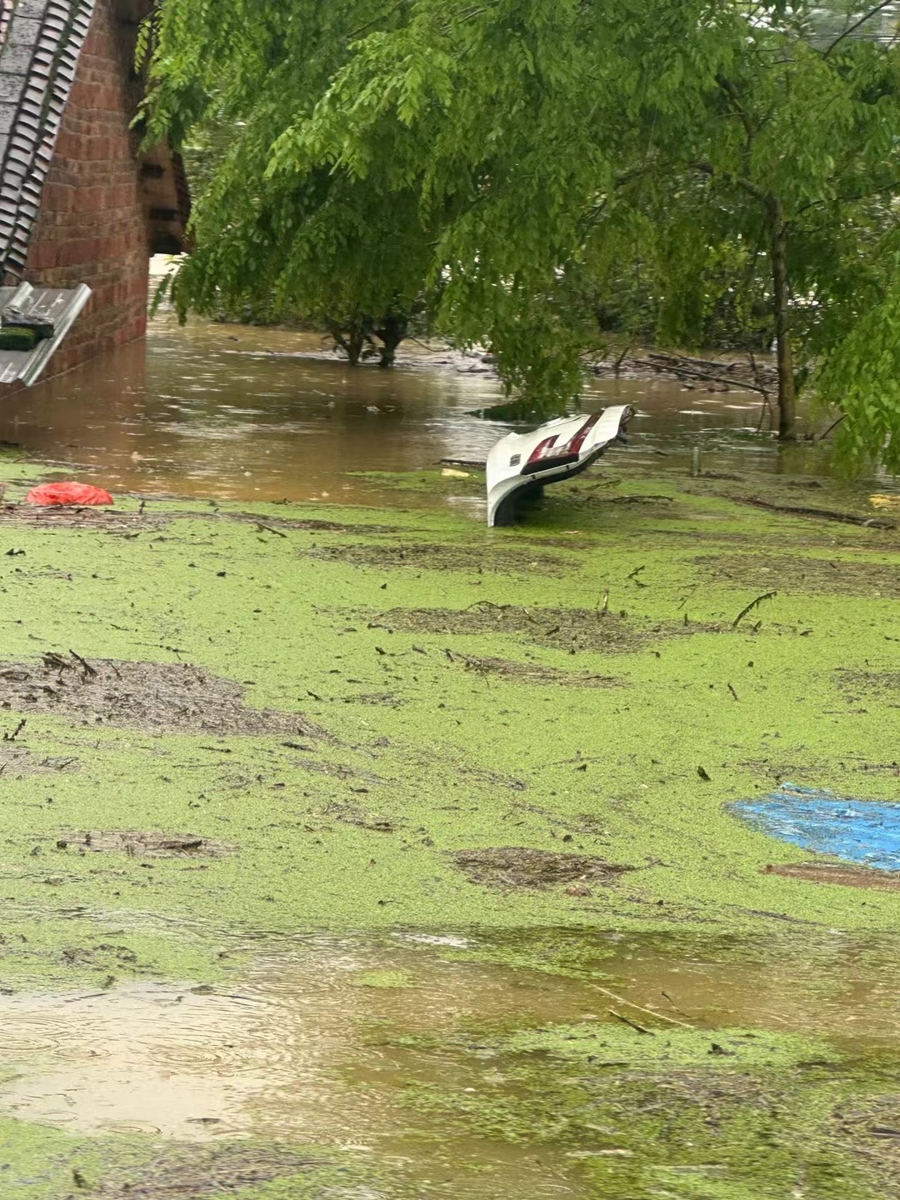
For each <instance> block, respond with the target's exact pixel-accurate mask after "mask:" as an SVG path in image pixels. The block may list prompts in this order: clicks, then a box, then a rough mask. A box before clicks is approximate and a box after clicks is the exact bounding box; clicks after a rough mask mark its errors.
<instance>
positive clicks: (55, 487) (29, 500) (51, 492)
mask: <svg viewBox="0 0 900 1200" xmlns="http://www.w3.org/2000/svg"><path fill="white" fill-rule="evenodd" d="M25 503H26V504H34V505H36V506H37V507H39V508H44V507H48V506H49V505H51V504H76V505H79V506H81V505H86V504H112V503H113V498H112V496H111V495H110V494H109V492H104V490H103V488H98V487H91V485H90V484H89V483H42V484H41V485H40V487H36V488H32V489H31V491H30V492H29V493H28V495H27V496H26V497H25Z"/></svg>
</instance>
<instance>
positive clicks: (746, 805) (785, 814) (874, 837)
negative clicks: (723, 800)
mask: <svg viewBox="0 0 900 1200" xmlns="http://www.w3.org/2000/svg"><path fill="white" fill-rule="evenodd" d="M730 808H731V811H732V812H734V813H736V814H737V815H738V816H739V817H741V818H742V819H743V820H745V821H747V822H748V824H750V825H752V826H753V827H754V828H755V829H758V830H759V831H760V832H761V833H767V834H769V835H770V836H771V837H777V838H780V839H781V841H783V842H791V843H793V845H795V846H802V847H803V849H804V850H815V851H816V852H817V853H818V854H832V855H834V856H835V857H837V858H842V859H844V860H845V861H847V862H852V863H858V864H859V865H860V866H864V867H875V868H877V869H879V870H882V871H900V804H888V803H885V802H884V801H880V800H850V799H845V798H842V797H840V796H836V795H835V794H834V793H833V792H825V791H818V790H816V789H815V788H803V787H795V786H794V785H793V784H787V783H786V784H784V785H783V786H782V787H781V788H779V790H778V791H777V792H773V793H772V794H771V795H769V796H764V797H762V799H760V800H741V801H738V803H736V804H732V805H730Z"/></svg>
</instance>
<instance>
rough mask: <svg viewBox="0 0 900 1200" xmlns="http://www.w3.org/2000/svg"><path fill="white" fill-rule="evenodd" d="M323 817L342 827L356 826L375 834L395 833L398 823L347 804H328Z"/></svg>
mask: <svg viewBox="0 0 900 1200" xmlns="http://www.w3.org/2000/svg"><path fill="white" fill-rule="evenodd" d="M322 815H323V816H324V817H331V818H333V820H335V821H340V822H341V824H342V825H355V826H357V828H359V829H369V830H371V831H372V832H373V833H394V832H395V831H396V829H397V826H396V823H395V822H394V821H390V820H388V818H387V817H379V816H375V815H373V814H372V813H367V812H365V811H364V810H363V809H362V808H360V807H359V806H358V805H356V804H348V803H346V802H344V803H340V802H338V801H333V802H332V803H330V804H326V805H325V807H324V808H323V809H322Z"/></svg>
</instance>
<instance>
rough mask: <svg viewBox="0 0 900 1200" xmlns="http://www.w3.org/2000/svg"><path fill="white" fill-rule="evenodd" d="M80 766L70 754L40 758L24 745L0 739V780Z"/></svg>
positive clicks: (70, 769)
mask: <svg viewBox="0 0 900 1200" xmlns="http://www.w3.org/2000/svg"><path fill="white" fill-rule="evenodd" d="M80 768H81V764H80V762H79V761H78V759H77V758H74V757H72V756H66V757H48V758H41V757H40V756H39V755H37V754H32V753H31V751H30V750H26V749H25V747H24V746H16V745H15V744H14V743H10V742H2V741H0V782H2V781H3V780H10V779H24V778H25V777H26V775H43V774H46V773H48V772H54V771H78V770H80Z"/></svg>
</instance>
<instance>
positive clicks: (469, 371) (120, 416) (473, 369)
mask: <svg viewBox="0 0 900 1200" xmlns="http://www.w3.org/2000/svg"><path fill="white" fill-rule="evenodd" d="M503 399H504V397H503V394H502V389H501V387H500V384H499V383H498V381H497V379H496V378H495V376H494V375H493V373H492V371H491V368H490V367H489V366H487V365H485V364H484V363H483V361H482V360H481V358H480V357H478V356H473V357H470V358H463V357H462V356H458V355H453V354H451V353H448V352H446V351H441V350H439V349H428V348H425V347H423V346H421V345H419V344H418V343H416V342H408V343H405V344H404V346H403V348H402V354H401V361H400V365H399V366H398V367H397V368H396V369H395V370H394V371H391V372H385V371H381V370H380V369H379V368H378V367H375V366H364V367H361V368H359V369H357V370H351V369H350V368H348V367H347V366H346V365H345V364H344V363H343V362H341V361H339V360H338V359H337V358H336V357H335V356H334V355H333V354H331V353H330V352H328V351H327V349H326V348H325V347H324V345H323V342H322V339H321V338H320V337H319V336H318V335H315V334H307V333H296V332H289V331H284V330H270V329H258V328H250V327H245V326H226V325H206V324H202V323H193V324H190V325H189V326H188V327H186V328H184V329H181V328H179V327H178V326H177V324H176V323H175V322H174V319H173V318H172V317H171V316H170V315H166V316H161V317H158V318H157V319H155V320H154V321H153V323H152V324H151V328H150V332H149V336H148V339H147V341H146V343H144V342H138V343H135V344H133V345H130V346H125V347H122V348H120V349H118V350H116V351H114V352H112V353H110V354H108V355H106V356H105V357H103V358H100V359H96V360H94V361H93V362H90V363H88V364H86V365H84V366H83V367H81V368H79V369H77V370H76V371H73V372H70V373H69V374H67V375H65V376H63V377H62V378H59V379H55V380H50V381H48V382H46V383H43V384H40V385H38V386H37V387H35V388H33V389H31V390H29V391H25V392H22V393H20V394H18V395H15V396H13V397H11V398H10V399H7V400H4V404H3V408H2V411H0V442H3V441H6V442H13V443H18V444H21V445H22V446H23V447H24V448H25V449H26V451H27V452H28V454H29V456H30V457H33V458H34V457H36V458H38V459H41V460H44V461H48V462H53V463H58V464H60V465H62V466H65V467H66V468H67V470H68V471H69V472H70V473H72V474H75V475H77V477H78V478H79V479H83V480H84V481H86V482H92V483H97V484H100V485H102V486H104V487H107V488H108V489H109V490H111V491H113V492H120V493H121V492H123V491H127V492H137V493H140V494H143V495H148V496H154V495H170V494H176V495H179V496H193V497H198V498H204V499H207V498H219V499H226V500H241V501H248V500H270V501H271V500H281V499H289V500H303V501H308V500H318V501H328V502H331V503H340V502H356V501H364V502H366V503H378V502H383V501H388V502H390V501H391V498H392V493H390V492H387V491H385V490H384V489H381V490H380V489H379V488H378V486H377V484H375V483H373V482H372V481H369V480H360V479H356V478H354V477H353V476H352V475H350V476H348V472H356V471H367V470H369V471H371V470H377V471H407V470H414V469H421V468H423V467H426V466H430V465H432V464H434V463H436V462H438V461H439V460H440V459H442V458H445V457H450V458H458V459H463V460H475V461H483V460H484V458H485V457H486V455H487V452H488V450H489V449H490V447H491V446H492V445H493V443H494V442H495V441H496V440H497V439H498V438H499V437H502V436H503V435H504V434H505V433H507V432H509V430H510V429H511V428H512V426H510V425H507V424H503V423H501V422H499V421H490V420H483V419H480V418H479V417H477V416H474V415H472V414H473V412H476V411H478V410H483V409H485V408H487V407H490V406H491V405H494V404H497V403H499V402H501V401H502V400H503ZM588 400H590V404H589V405H588ZM609 403H612V404H621V403H629V404H633V405H635V407H636V408H637V410H638V416H637V418H636V419H635V421H634V422H633V424H632V426H631V435H630V445H629V447H628V448H627V449H626V448H619V447H617V448H616V452H615V453H616V456H617V458H622V459H624V460H625V461H627V462H629V463H632V464H634V465H635V466H639V467H643V468H652V469H653V470H654V471H658V470H669V469H673V470H678V471H681V472H684V471H686V470H687V469H688V466H689V463H690V460H691V454H692V451H693V447H694V446H700V447H702V450H703V458H702V464H703V468H704V469H708V470H716V471H734V470H741V469H743V470H748V469H752V470H762V471H773V472H779V473H783V472H784V471H786V470H789V471H790V470H804V469H809V470H814V469H817V468H818V467H819V466H820V465H821V464H820V463H819V462H818V460H817V459H816V458H815V456H812V457H811V456H810V454H809V453H808V452H806V451H804V450H803V449H800V450H795V451H794V453H793V454H787V455H786V454H784V453H782V452H779V451H778V449H777V448H776V447H775V446H774V445H773V444H772V442H771V441H770V440H769V439H768V438H765V437H763V438H760V437H759V436H757V434H756V433H755V430H756V428H757V426H758V424H759V417H760V405H759V399H758V397H757V396H756V395H755V394H754V393H752V392H746V391H739V390H732V391H729V392H714V393H712V392H708V391H705V390H703V388H702V387H700V388H698V389H696V390H691V391H687V390H685V389H684V387H683V386H682V385H681V384H679V383H675V382H671V381H655V382H641V381H634V380H621V381H616V380H597V381H595V382H594V383H593V384H591V385H590V387H589V389H588V393H587V394H586V397H585V404H586V406H589V407H596V406H598V405H602V404H609ZM610 461H612V460H610ZM393 502H394V503H396V502H397V494H396V493H393ZM402 502H403V504H404V505H406V506H409V505H415V504H421V503H428V498H427V497H422V496H417V495H416V494H415V493H409V492H404V493H403V494H402ZM450 503H451V504H454V505H455V506H456V507H458V508H460V509H461V510H463V511H472V512H473V513H475V512H477V514H478V515H479V516H480V515H481V511H480V503H479V502H478V501H473V499H472V498H471V497H469V496H459V497H455V498H454V497H450Z"/></svg>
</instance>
